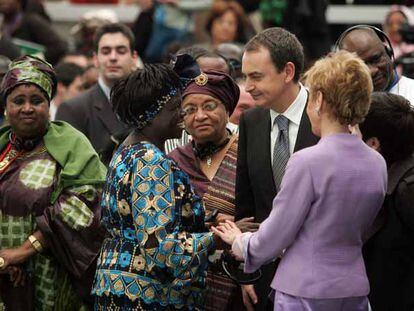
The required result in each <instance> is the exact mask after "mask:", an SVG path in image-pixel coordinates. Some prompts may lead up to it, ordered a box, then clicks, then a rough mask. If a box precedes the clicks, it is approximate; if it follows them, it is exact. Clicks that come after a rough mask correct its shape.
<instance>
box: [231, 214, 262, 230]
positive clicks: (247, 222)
mask: <svg viewBox="0 0 414 311" xmlns="http://www.w3.org/2000/svg"><path fill="white" fill-rule="evenodd" d="M236 226H237V227H238V228H239V229H240V230H241V232H256V231H257V230H258V229H259V226H260V223H257V222H254V217H246V218H243V219H240V220H238V221H236Z"/></svg>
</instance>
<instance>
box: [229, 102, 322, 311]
mask: <svg viewBox="0 0 414 311" xmlns="http://www.w3.org/2000/svg"><path fill="white" fill-rule="evenodd" d="M305 110H306V109H305ZM270 131H271V128H270V111H269V109H263V108H260V107H256V108H252V109H249V110H247V111H245V112H244V113H243V114H242V116H241V118H240V122H239V145H238V153H237V176H236V220H239V219H241V218H244V217H251V216H254V217H255V221H256V222H262V221H263V220H265V219H266V218H267V217H268V216H269V214H270V211H271V210H272V203H273V199H274V197H275V196H276V193H277V191H276V186H275V183H274V180H273V171H272V163H271V155H270ZM317 142H318V138H317V137H316V136H315V135H313V134H312V130H311V125H310V121H309V118H308V115H307V114H306V111H304V112H303V114H302V118H301V121H300V125H299V131H298V136H297V138H296V144H295V147H294V152H295V151H298V150H300V149H303V148H306V147H310V146H313V145H315V144H316V143H317ZM275 270H276V264H275V263H271V264H269V265H266V266H263V267H262V273H263V276H262V278H261V279H260V280H259V282H258V283H257V284H256V285H255V290H256V294H257V296H258V298H259V303H258V304H257V305H256V306H255V309H256V310H260V311H263V310H266V306H267V308H270V309H271V310H273V306H269V305H268V300H267V297H268V295H269V293H270V283H271V281H272V279H273V277H274V275H275Z"/></svg>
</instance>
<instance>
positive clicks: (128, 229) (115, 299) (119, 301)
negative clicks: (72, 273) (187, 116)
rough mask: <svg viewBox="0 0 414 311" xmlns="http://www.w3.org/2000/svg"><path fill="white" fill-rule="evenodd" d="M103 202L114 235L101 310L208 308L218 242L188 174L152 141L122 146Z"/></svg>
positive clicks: (100, 287)
mask: <svg viewBox="0 0 414 311" xmlns="http://www.w3.org/2000/svg"><path fill="white" fill-rule="evenodd" d="M102 208H103V211H102V213H103V219H102V222H103V224H104V226H105V227H106V228H107V230H108V232H109V233H110V237H109V238H107V239H106V240H105V241H104V244H103V246H102V250H101V254H100V257H99V259H98V266H97V271H96V276H95V282H94V287H93V291H92V293H93V294H94V295H95V296H96V297H97V298H96V304H95V309H96V310H163V309H165V308H166V307H167V306H168V307H169V308H170V309H171V308H176V309H180V308H184V309H189V310H191V309H196V308H202V304H203V299H202V298H203V289H204V287H205V276H206V269H207V263H208V255H209V253H210V252H211V251H212V250H213V248H214V240H213V236H212V233H209V232H205V231H206V229H205V226H204V209H203V206H202V203H201V200H200V199H199V198H198V197H197V196H196V195H195V194H194V192H193V190H192V188H191V186H190V181H189V177H188V176H187V175H186V174H185V173H184V172H182V171H181V170H180V169H179V168H178V167H177V166H176V164H175V163H174V162H173V161H172V160H171V159H169V158H167V157H166V156H165V154H164V153H163V152H161V151H160V150H159V149H158V148H157V147H155V146H154V145H153V144H150V143H146V142H144V143H137V144H134V145H130V146H123V145H121V147H120V148H119V149H118V150H117V151H116V152H115V154H114V156H113V158H112V161H111V164H110V167H109V170H108V175H107V182H106V184H105V187H104V191H103V197H102Z"/></svg>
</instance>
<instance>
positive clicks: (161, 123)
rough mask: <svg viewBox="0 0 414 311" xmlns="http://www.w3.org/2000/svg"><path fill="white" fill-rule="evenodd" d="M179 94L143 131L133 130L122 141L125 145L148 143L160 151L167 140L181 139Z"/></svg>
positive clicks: (181, 118) (181, 119)
mask: <svg viewBox="0 0 414 311" xmlns="http://www.w3.org/2000/svg"><path fill="white" fill-rule="evenodd" d="M182 122H183V116H182V114H181V94H178V95H176V96H174V97H173V98H172V99H171V100H170V101H168V102H167V103H166V104H165V106H164V108H162V110H161V111H160V112H159V113H158V115H156V116H155V118H154V119H153V120H152V121H151V122H150V123H149V124H148V125H147V126H146V127H144V128H143V129H140V130H138V129H135V130H134V131H133V132H132V133H131V134H130V135H129V136H128V137H127V138H126V140H125V141H124V144H125V145H131V144H134V143H137V142H140V141H149V142H151V143H153V144H154V145H155V146H157V147H158V148H159V149H160V150H161V151H165V150H164V144H165V141H166V140H167V139H170V138H178V137H181V132H182V130H183V128H182V126H181V123H182Z"/></svg>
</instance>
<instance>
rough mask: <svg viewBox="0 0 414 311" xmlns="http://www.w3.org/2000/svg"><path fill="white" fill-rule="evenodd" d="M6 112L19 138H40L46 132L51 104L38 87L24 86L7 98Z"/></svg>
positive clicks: (14, 90) (16, 88)
mask: <svg viewBox="0 0 414 311" xmlns="http://www.w3.org/2000/svg"><path fill="white" fill-rule="evenodd" d="M6 112H7V118H8V120H9V123H10V126H11V128H12V129H13V131H14V133H15V134H16V135H17V136H18V137H21V138H33V137H39V136H40V135H43V134H44V133H45V132H46V128H47V123H48V119H49V102H48V100H47V98H46V96H45V95H44V94H43V92H42V91H41V90H40V89H39V88H38V87H37V86H35V85H33V84H23V85H19V86H17V87H15V88H14V89H13V90H12V91H11V92H10V94H9V95H8V96H7V99H6Z"/></svg>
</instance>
